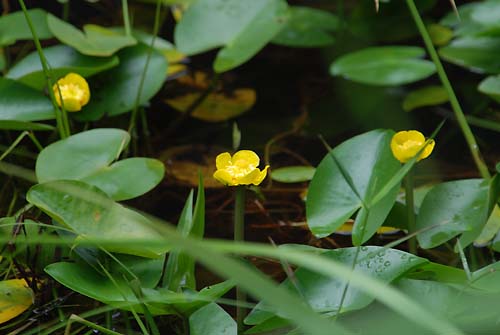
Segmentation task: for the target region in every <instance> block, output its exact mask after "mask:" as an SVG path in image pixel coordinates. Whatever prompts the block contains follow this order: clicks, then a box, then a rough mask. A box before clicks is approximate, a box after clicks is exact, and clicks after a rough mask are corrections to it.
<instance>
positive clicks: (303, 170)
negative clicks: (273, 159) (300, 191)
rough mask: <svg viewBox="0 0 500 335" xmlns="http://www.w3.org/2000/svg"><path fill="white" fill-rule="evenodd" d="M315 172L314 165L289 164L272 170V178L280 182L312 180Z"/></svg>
mask: <svg viewBox="0 0 500 335" xmlns="http://www.w3.org/2000/svg"><path fill="white" fill-rule="evenodd" d="M315 172H316V169H315V168H314V167H312V166H287V167H282V168H279V169H276V170H272V173H271V178H272V179H273V180H276V181H279V182H280V183H301V182H304V181H309V180H311V179H312V178H313V176H314V173H315Z"/></svg>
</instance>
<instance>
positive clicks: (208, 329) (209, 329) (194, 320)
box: [189, 303, 238, 335]
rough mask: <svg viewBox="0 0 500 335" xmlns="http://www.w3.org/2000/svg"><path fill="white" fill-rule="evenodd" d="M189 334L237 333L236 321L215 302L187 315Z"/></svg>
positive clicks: (227, 334) (228, 334)
mask: <svg viewBox="0 0 500 335" xmlns="http://www.w3.org/2000/svg"><path fill="white" fill-rule="evenodd" d="M189 334H191V335H237V334H238V329H237V327H236V322H235V321H234V320H233V318H232V317H231V316H230V315H229V314H227V312H226V311H225V310H223V309H222V308H221V307H220V306H219V305H217V304H216V303H211V304H208V305H206V306H205V307H202V308H200V309H199V310H197V311H196V312H194V313H193V314H192V315H191V316H190V317H189Z"/></svg>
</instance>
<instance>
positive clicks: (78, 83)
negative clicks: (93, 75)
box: [52, 73, 90, 112]
mask: <svg viewBox="0 0 500 335" xmlns="http://www.w3.org/2000/svg"><path fill="white" fill-rule="evenodd" d="M58 85H59V89H60V90H61V94H60V95H59V90H58V89H57V86H58ZM52 90H53V91H54V95H55V97H56V101H57V104H58V105H59V106H61V96H62V100H63V101H64V109H65V110H67V111H68V112H78V111H79V110H81V109H82V107H83V106H85V105H86V104H87V103H88V102H89V99H90V89H89V84H88V83H87V81H86V80H85V78H83V77H82V76H80V75H79V74H76V73H68V74H67V75H66V76H65V77H63V78H61V79H59V80H58V81H57V84H54V86H52Z"/></svg>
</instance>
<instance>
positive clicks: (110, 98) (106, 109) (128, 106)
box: [75, 44, 167, 121]
mask: <svg viewBox="0 0 500 335" xmlns="http://www.w3.org/2000/svg"><path fill="white" fill-rule="evenodd" d="M150 52H151V58H150V59H149V64H148V69H147V71H146V74H145V80H144V83H143V85H142V90H141V99H140V101H139V105H144V104H146V103H147V102H148V101H149V99H151V98H152V97H153V96H154V95H155V94H156V93H157V92H158V91H159V90H160V89H161V87H162V85H163V83H164V81H165V79H166V78H167V61H166V60H165V57H164V56H163V55H162V54H161V53H159V52H158V51H156V50H150V48H149V47H147V46H146V45H143V44H138V45H136V46H133V47H130V48H126V49H124V50H121V51H120V52H119V53H118V54H117V55H118V57H119V58H120V65H119V66H117V67H115V68H113V69H111V70H110V71H106V72H105V73H102V74H101V75H99V76H97V77H95V78H92V80H91V81H90V86H91V88H93V90H92V98H91V99H90V103H89V104H88V105H87V106H85V109H84V110H83V112H82V113H78V115H75V118H76V119H78V120H81V121H95V120H98V119H100V118H101V117H102V116H104V115H105V114H107V115H109V116H112V115H119V114H123V113H126V112H128V111H130V110H132V109H133V108H134V106H135V102H136V99H137V92H138V91H139V88H140V84H141V77H142V73H143V71H144V66H145V65H146V62H147V61H148V54H149V53H150Z"/></svg>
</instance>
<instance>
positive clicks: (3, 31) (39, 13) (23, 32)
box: [0, 8, 53, 46]
mask: <svg viewBox="0 0 500 335" xmlns="http://www.w3.org/2000/svg"><path fill="white" fill-rule="evenodd" d="M27 12H28V15H29V18H30V20H31V21H32V22H33V26H35V27H36V34H37V36H38V38H39V39H41V40H43V39H47V38H52V37H53V35H52V32H51V31H50V30H49V27H48V26H47V12H46V11H44V10H43V9H40V8H35V9H29V10H28V11H27ZM31 39H33V35H32V33H31V30H30V28H29V26H28V24H27V23H26V17H25V16H24V13H23V12H21V11H19V12H14V13H11V14H8V15H4V16H1V17H0V46H2V45H11V44H14V43H15V42H16V41H17V40H31Z"/></svg>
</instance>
